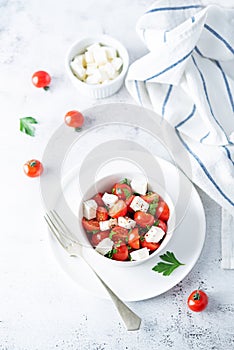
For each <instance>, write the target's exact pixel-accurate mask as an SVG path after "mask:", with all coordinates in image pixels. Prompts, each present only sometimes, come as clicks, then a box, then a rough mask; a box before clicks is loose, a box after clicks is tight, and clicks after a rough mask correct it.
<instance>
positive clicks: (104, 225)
mask: <svg viewBox="0 0 234 350" xmlns="http://www.w3.org/2000/svg"><path fill="white" fill-rule="evenodd" d="M99 225H100V230H101V231H106V230H110V229H111V228H112V227H114V226H117V219H109V220H105V221H100V222H99Z"/></svg>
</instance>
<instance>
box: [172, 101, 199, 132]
mask: <svg viewBox="0 0 234 350" xmlns="http://www.w3.org/2000/svg"><path fill="white" fill-rule="evenodd" d="M195 112H196V105H193V109H192V112H191V113H190V114H189V115H188V116H187V117H186V118H185V119H184V120H182V121H181V122H180V123H178V124H177V125H176V126H175V129H178V128H179V127H180V126H181V125H183V124H184V123H186V122H187V120H189V119H190V118H192V116H193V115H194V113H195Z"/></svg>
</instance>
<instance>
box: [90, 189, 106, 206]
mask: <svg viewBox="0 0 234 350" xmlns="http://www.w3.org/2000/svg"><path fill="white" fill-rule="evenodd" d="M102 196H103V194H102V193H100V192H99V193H97V194H95V196H93V198H92V199H94V200H95V202H96V203H97V205H98V206H99V207H104V206H105V203H104V202H103V200H102Z"/></svg>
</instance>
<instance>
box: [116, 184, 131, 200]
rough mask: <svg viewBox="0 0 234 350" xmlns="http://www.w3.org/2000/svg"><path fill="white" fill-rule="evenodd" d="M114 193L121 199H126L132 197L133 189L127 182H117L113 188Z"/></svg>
mask: <svg viewBox="0 0 234 350" xmlns="http://www.w3.org/2000/svg"><path fill="white" fill-rule="evenodd" d="M112 193H113V194H115V195H116V196H118V197H119V199H122V200H126V199H128V198H130V197H131V195H132V189H131V187H130V186H128V185H127V184H121V183H117V184H115V185H114V187H113V188H112Z"/></svg>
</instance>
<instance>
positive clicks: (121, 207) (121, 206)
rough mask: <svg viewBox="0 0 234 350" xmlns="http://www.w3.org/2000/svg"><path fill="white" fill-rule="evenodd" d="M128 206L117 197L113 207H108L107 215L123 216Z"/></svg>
mask: <svg viewBox="0 0 234 350" xmlns="http://www.w3.org/2000/svg"><path fill="white" fill-rule="evenodd" d="M127 211H128V208H127V205H126V203H125V202H124V201H123V200H122V199H119V200H118V201H117V202H116V203H115V204H114V205H113V207H111V208H110V210H109V215H110V216H111V217H112V218H115V219H117V218H119V217H120V216H125V215H126V214H127Z"/></svg>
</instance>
